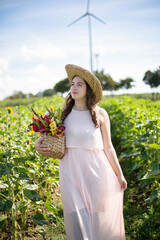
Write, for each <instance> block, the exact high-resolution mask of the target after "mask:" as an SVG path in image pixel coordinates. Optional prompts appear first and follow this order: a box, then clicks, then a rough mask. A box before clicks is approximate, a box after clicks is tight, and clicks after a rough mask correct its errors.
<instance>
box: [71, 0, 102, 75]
mask: <svg viewBox="0 0 160 240" xmlns="http://www.w3.org/2000/svg"><path fill="white" fill-rule="evenodd" d="M89 3H90V0H88V2H87V10H86V13H85V14H83V15H82V16H80V17H79V18H77V19H76V20H75V21H73V22H72V23H70V24H68V25H67V27H69V26H71V25H72V24H74V23H76V22H77V21H79V20H80V19H82V18H84V17H86V16H88V32H89V49H90V70H91V72H93V63H92V32H91V17H94V18H95V19H97V20H98V21H99V22H101V23H103V24H105V22H104V21H102V20H101V19H100V18H98V17H96V16H95V15H94V14H93V13H90V12H89Z"/></svg>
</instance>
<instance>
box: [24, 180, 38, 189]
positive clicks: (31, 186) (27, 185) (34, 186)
mask: <svg viewBox="0 0 160 240" xmlns="http://www.w3.org/2000/svg"><path fill="white" fill-rule="evenodd" d="M21 182H23V181H21ZM22 185H23V188H25V189H28V190H36V189H38V188H39V186H38V185H37V184H28V183H26V182H25V183H24V184H23V183H22Z"/></svg>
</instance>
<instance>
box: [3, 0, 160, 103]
mask: <svg viewBox="0 0 160 240" xmlns="http://www.w3.org/2000/svg"><path fill="white" fill-rule="evenodd" d="M89 6H90V8H89V12H91V13H93V14H94V15H96V16H97V17H98V18H100V19H102V20H103V21H104V22H105V23H106V24H103V23H101V22H99V21H97V20H96V19H95V18H92V20H91V23H92V49H93V70H97V69H98V70H99V71H101V70H102V69H104V73H105V74H110V75H111V77H112V78H113V80H115V81H117V82H118V81H119V80H120V79H124V78H126V77H131V78H133V79H134V80H135V83H134V85H135V87H134V88H132V89H130V90H128V91H127V92H128V93H131V92H133V93H144V92H152V91H159V90H160V88H158V89H157V90H156V89H151V88H150V87H149V86H148V85H146V84H144V82H143V81H142V80H143V77H144V74H145V72H146V71H147V70H151V71H154V70H156V69H157V68H158V66H160V1H159V0H129V1H128V0H90V5H89ZM86 9H87V0H74V1H73V0H61V1H59V0H0V100H2V99H4V98H5V97H7V96H9V95H12V94H13V92H14V91H22V92H24V93H33V94H36V93H38V92H39V91H43V90H45V89H48V88H53V87H54V85H55V84H56V83H57V82H58V81H60V80H62V79H64V78H66V77H67V74H66V71H65V65H66V64H68V63H70V64H75V65H78V66H81V67H84V68H86V69H88V70H90V55H89V37H88V19H87V17H85V18H82V19H81V20H80V21H78V22H76V23H75V24H73V25H71V26H70V27H67V25H68V24H70V23H71V22H73V21H74V20H75V19H77V18H78V17H80V16H81V15H83V14H84V13H85V12H86ZM96 54H98V56H97V55H96ZM96 56H97V57H96ZM121 91H122V90H120V91H119V92H118V93H121Z"/></svg>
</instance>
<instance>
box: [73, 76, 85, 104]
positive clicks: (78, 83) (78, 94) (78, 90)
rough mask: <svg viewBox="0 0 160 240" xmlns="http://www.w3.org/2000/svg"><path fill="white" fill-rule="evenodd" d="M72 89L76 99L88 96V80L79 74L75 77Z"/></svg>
mask: <svg viewBox="0 0 160 240" xmlns="http://www.w3.org/2000/svg"><path fill="white" fill-rule="evenodd" d="M70 90H71V91H70V92H71V96H72V98H73V99H74V100H79V99H83V98H86V96H87V85H86V82H85V81H84V80H83V78H81V77H79V76H75V77H74V78H73V80H72V83H71V88H70Z"/></svg>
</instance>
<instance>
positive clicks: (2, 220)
mask: <svg viewBox="0 0 160 240" xmlns="http://www.w3.org/2000/svg"><path fill="white" fill-rule="evenodd" d="M6 219H7V216H5V215H1V216H0V229H2V228H3V227H4V225H5V224H6Z"/></svg>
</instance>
